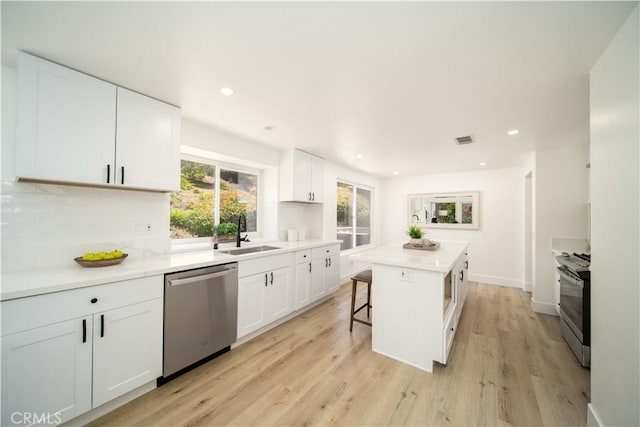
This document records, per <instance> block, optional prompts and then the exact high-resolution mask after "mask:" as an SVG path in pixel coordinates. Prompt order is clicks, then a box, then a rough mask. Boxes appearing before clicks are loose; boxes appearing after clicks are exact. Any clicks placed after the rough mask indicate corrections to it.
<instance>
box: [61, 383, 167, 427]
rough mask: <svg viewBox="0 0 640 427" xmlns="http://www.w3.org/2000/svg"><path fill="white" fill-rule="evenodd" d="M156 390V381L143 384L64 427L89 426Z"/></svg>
mask: <svg viewBox="0 0 640 427" xmlns="http://www.w3.org/2000/svg"><path fill="white" fill-rule="evenodd" d="M155 388H156V380H155V379H154V380H153V381H150V382H148V383H146V384H143V385H141V386H140V387H138V388H136V389H134V390H131V391H130V392H128V393H125V394H123V395H122V396H119V397H116V398H115V399H113V400H110V401H109V402H107V403H105V404H103V405H101V406H98V407H97V408H94V409H92V410H90V411H89V412H85V413H84V414H82V415H78V416H77V417H75V418H73V419H71V420H69V421H67V422H66V423H65V424H64V426H65V427H79V426H85V425H87V424H89V423H90V422H91V421H95V420H97V419H98V418H100V417H102V416H103V415H106V414H108V413H109V412H111V411H114V410H116V409H117V408H119V407H121V406H124V405H126V404H127V403H129V402H131V401H132V400H135V399H137V398H138V397H140V396H142V395H144V394H147V393H149V392H150V391H151V390H154V389H155Z"/></svg>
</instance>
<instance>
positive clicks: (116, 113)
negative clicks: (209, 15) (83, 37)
mask: <svg viewBox="0 0 640 427" xmlns="http://www.w3.org/2000/svg"><path fill="white" fill-rule="evenodd" d="M180 120H181V118H180V109H178V108H176V107H173V106H171V105H168V104H165V103H162V102H160V101H157V100H155V99H152V98H149V97H146V96H144V95H140V94H137V93H135V92H131V91H129V90H126V89H123V88H120V87H117V86H115V85H113V84H111V83H107V82H104V81H102V80H99V79H96V78H94V77H91V76H88V75H86V74H83V73H80V72H77V71H74V70H71V69H69V68H66V67H63V66H60V65H58V64H54V63H52V62H49V61H46V60H44V59H41V58H37V57H35V56H32V55H29V54H26V53H24V52H20V53H19V54H18V125H17V132H16V176H17V177H18V179H21V180H33V181H53V182H61V183H69V184H80V185H92V186H108V187H127V188H134V189H142V190H152V191H177V190H178V189H179V186H180Z"/></svg>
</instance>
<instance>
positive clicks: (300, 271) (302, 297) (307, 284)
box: [294, 261, 312, 310]
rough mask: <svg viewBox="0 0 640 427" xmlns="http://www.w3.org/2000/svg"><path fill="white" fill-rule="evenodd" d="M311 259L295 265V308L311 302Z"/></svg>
mask: <svg viewBox="0 0 640 427" xmlns="http://www.w3.org/2000/svg"><path fill="white" fill-rule="evenodd" d="M311 276H312V275H311V261H309V262H305V263H303V264H298V265H296V292H295V305H294V308H295V309H296V310H297V309H299V308H302V307H304V306H305V305H307V304H309V303H310V302H311V299H310V292H311Z"/></svg>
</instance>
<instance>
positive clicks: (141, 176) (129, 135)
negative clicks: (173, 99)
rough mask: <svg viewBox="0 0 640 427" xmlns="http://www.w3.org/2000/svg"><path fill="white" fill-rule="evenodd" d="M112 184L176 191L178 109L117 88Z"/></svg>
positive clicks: (178, 186) (177, 189) (178, 166)
mask: <svg viewBox="0 0 640 427" xmlns="http://www.w3.org/2000/svg"><path fill="white" fill-rule="evenodd" d="M117 119H118V120H117V123H118V128H117V135H116V153H117V158H116V183H117V184H119V185H125V186H128V187H136V188H146V189H155V190H168V191H179V190H180V109H178V108H176V107H173V106H171V105H168V104H165V103H163V102H160V101H156V100H155V99H152V98H149V97H147V96H143V95H140V94H138V93H135V92H132V91H130V90H127V89H123V88H118V117H117Z"/></svg>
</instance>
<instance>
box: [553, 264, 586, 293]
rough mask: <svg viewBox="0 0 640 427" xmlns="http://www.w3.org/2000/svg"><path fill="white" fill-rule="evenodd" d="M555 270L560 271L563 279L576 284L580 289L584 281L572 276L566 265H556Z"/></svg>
mask: <svg viewBox="0 0 640 427" xmlns="http://www.w3.org/2000/svg"><path fill="white" fill-rule="evenodd" d="M556 270H558V273H560V275H561V276H562V278H563V279H564V280H566V281H568V282H570V283H572V284H574V285H576V286H578V287H579V288H580V289H582V288H584V281H583V280H582V279H577V278H575V277H573V275H572V274H571V273H570V272H569V271H568V270H567V269H566V267H557V268H556Z"/></svg>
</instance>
